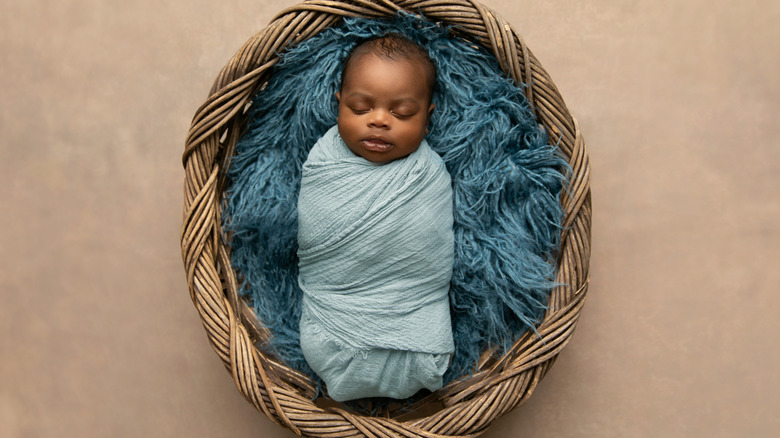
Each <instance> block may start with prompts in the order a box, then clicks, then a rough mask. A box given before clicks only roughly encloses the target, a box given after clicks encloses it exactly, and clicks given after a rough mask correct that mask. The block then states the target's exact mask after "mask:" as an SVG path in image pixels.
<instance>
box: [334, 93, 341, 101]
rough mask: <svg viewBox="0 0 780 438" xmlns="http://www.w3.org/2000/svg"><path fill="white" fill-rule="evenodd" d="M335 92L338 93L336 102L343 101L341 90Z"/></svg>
mask: <svg viewBox="0 0 780 438" xmlns="http://www.w3.org/2000/svg"><path fill="white" fill-rule="evenodd" d="M333 94H335V95H336V102H339V103H341V92H340V91H337V92H335V93H333Z"/></svg>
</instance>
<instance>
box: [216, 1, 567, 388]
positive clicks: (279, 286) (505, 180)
mask: <svg viewBox="0 0 780 438" xmlns="http://www.w3.org/2000/svg"><path fill="white" fill-rule="evenodd" d="M387 32H397V33H401V34H404V35H406V36H407V37H409V38H410V39H412V40H414V41H416V42H418V43H419V44H420V45H422V46H423V47H425V48H426V49H427V50H428V51H429V54H430V56H431V58H432V59H433V60H434V62H435V63H436V67H437V72H438V78H437V84H436V90H435V93H434V103H435V104H436V109H435V110H434V113H433V116H432V118H431V124H430V132H429V134H428V136H427V137H426V139H427V140H428V142H429V144H430V145H431V147H432V148H433V149H434V150H435V151H436V152H437V153H438V154H439V155H440V156H441V157H442V158H443V159H444V161H445V163H446V165H447V170H448V171H449V173H450V175H451V177H452V181H453V194H454V215H455V217H454V232H455V264H454V266H453V279H452V284H451V290H450V303H451V310H452V321H453V333H454V337H455V355H454V357H453V361H452V364H451V366H450V369H449V371H448V372H447V375H446V376H445V380H446V381H449V380H452V379H454V378H457V377H459V376H462V375H464V374H467V373H468V372H469V371H470V369H472V368H473V366H474V365H475V364H476V362H477V360H478V358H479V355H480V353H481V351H482V350H483V349H484V348H485V347H486V346H487V345H493V346H496V347H498V348H499V349H505V348H507V347H509V346H511V344H512V343H513V341H514V340H515V339H517V337H518V336H519V335H520V334H522V333H523V332H525V331H527V330H535V328H534V327H535V325H536V324H538V323H539V322H540V320H541V318H542V316H543V314H544V311H545V308H546V304H545V303H546V302H547V299H548V297H549V293H550V291H551V289H552V288H553V287H554V286H555V283H554V278H555V263H554V260H555V257H556V256H557V254H556V249H557V247H558V244H559V242H558V239H559V236H560V231H561V221H562V211H561V206H560V204H559V197H560V194H561V191H562V190H563V189H564V184H565V172H567V169H568V166H567V164H566V162H565V161H564V160H563V159H562V158H561V157H560V156H559V155H558V154H557V152H556V148H555V147H554V146H551V145H548V138H547V135H546V133H545V131H544V130H543V129H542V128H541V127H540V126H539V125H538V124H537V122H536V120H535V119H534V116H533V113H532V111H531V108H530V105H529V103H528V101H527V99H526V98H525V96H524V94H523V90H522V87H523V86H524V85H522V84H520V85H515V84H514V83H513V81H512V80H511V79H508V78H507V77H506V76H505V75H504V74H503V73H502V72H501V70H500V68H499V67H498V64H497V62H496V60H495V58H494V57H493V56H492V55H490V54H489V53H487V52H486V51H485V50H484V49H482V48H477V45H476V44H474V43H471V42H468V41H466V40H464V39H461V38H454V37H451V36H449V35H448V30H447V29H446V28H444V27H441V26H439V25H437V24H434V23H431V22H428V21H424V20H421V19H419V18H416V17H415V16H412V15H408V14H400V15H398V16H396V17H395V18H393V19H391V20H369V19H347V20H345V21H344V24H343V25H341V26H339V27H337V28H331V29H327V30H324V31H322V32H320V33H319V34H317V35H316V36H314V37H312V38H310V39H308V40H306V41H304V42H302V43H300V44H298V45H297V46H295V47H293V48H292V49H291V50H289V51H287V52H285V53H284V54H283V55H282V60H281V62H280V63H279V64H278V65H277V66H275V67H274V71H273V74H272V76H271V78H270V80H269V82H268V84H267V87H266V88H265V89H264V90H263V91H261V92H259V93H257V95H256V96H255V98H254V101H253V105H252V109H251V111H250V118H249V122H248V124H247V128H246V131H245V133H244V134H243V135H242V137H241V139H240V140H239V141H238V143H237V145H236V152H235V155H234V157H233V158H232V162H231V166H230V169H229V171H228V179H229V188H228V190H227V192H226V195H227V199H226V204H225V211H224V225H225V230H226V232H228V233H229V234H230V246H231V249H232V254H231V261H232V263H233V267H234V268H235V269H236V270H237V271H238V272H239V273H240V274H241V276H242V279H243V287H242V294H244V295H245V296H247V297H248V298H250V299H251V301H252V302H253V303H254V307H255V312H256V313H257V316H258V318H259V319H260V321H262V322H263V324H265V325H266V326H267V327H268V328H269V329H270V331H271V332H272V333H273V339H271V341H270V344H269V345H266V346H262V348H264V349H266V350H267V351H269V352H271V353H273V354H275V355H277V356H279V357H280V358H282V359H283V360H284V361H285V362H287V364H288V365H289V366H291V367H293V368H296V369H299V370H301V371H303V372H305V373H308V374H309V375H311V376H312V378H313V379H315V381H316V380H317V378H316V376H315V375H314V374H313V373H312V372H311V370H310V369H309V367H308V365H307V364H306V361H305V360H304V358H303V354H302V352H301V348H300V343H299V334H298V321H299V319H300V314H301V305H300V301H301V297H302V292H301V290H300V288H299V287H298V284H297V277H298V260H297V256H296V251H297V210H296V206H297V198H298V191H299V188H300V180H301V167H302V164H303V162H304V161H305V159H306V156H307V154H308V151H309V149H310V148H311V147H312V146H313V145H314V143H315V142H316V141H317V139H318V138H319V137H320V136H322V135H323V134H324V133H325V132H326V131H327V130H328V128H329V127H331V126H333V125H334V124H335V123H336V114H337V102H336V98H335V96H334V93H335V92H336V91H338V87H339V83H340V79H341V77H340V76H341V64H342V61H343V59H344V58H345V57H346V55H347V53H348V52H349V50H350V49H351V48H352V47H353V46H354V45H355V44H356V43H357V42H359V41H361V40H363V39H365V38H367V37H370V36H374V35H381V34H384V33H387Z"/></svg>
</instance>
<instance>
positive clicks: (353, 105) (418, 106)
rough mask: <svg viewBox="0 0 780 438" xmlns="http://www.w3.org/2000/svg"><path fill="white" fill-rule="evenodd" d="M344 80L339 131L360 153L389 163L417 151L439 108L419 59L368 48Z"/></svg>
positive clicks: (362, 155) (349, 146)
mask: <svg viewBox="0 0 780 438" xmlns="http://www.w3.org/2000/svg"><path fill="white" fill-rule="evenodd" d="M342 83H343V85H342V88H341V91H340V92H338V93H336V98H337V99H338V101H339V115H338V126H339V134H340V135H341V138H342V139H344V142H345V143H346V144H347V147H348V148H349V149H350V150H351V151H352V152H353V153H354V154H355V155H358V156H361V157H363V158H365V159H366V160H368V161H371V162H374V163H387V162H390V161H393V160H397V159H399V158H403V157H405V156H407V155H409V154H411V153H412V152H414V151H416V150H417V148H418V147H419V146H420V142H422V140H423V137H424V136H425V133H426V132H427V127H428V119H429V118H430V115H431V112H432V111H433V107H434V106H433V104H432V103H431V102H430V90H429V88H428V81H427V80H426V75H425V69H424V68H423V66H422V65H421V64H420V63H419V62H416V61H414V60H398V61H394V60H388V59H383V58H380V57H378V56H376V55H374V54H371V53H368V54H365V55H362V56H360V57H359V58H357V59H353V60H352V62H351V63H350V65H349V67H348V68H347V71H346V72H345V73H344V80H343V82H342Z"/></svg>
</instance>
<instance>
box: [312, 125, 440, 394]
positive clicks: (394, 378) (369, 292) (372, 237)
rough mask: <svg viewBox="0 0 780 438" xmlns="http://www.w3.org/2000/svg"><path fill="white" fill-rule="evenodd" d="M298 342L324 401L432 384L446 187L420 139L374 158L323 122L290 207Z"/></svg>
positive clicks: (435, 382) (436, 371) (436, 375)
mask: <svg viewBox="0 0 780 438" xmlns="http://www.w3.org/2000/svg"><path fill="white" fill-rule="evenodd" d="M298 221H299V231H298V242H299V250H298V255H299V258H300V262H299V267H300V273H299V284H300V286H301V289H302V290H303V292H304V299H303V311H302V318H301V323H300V332H301V347H302V349H303V353H304V356H305V357H306V360H307V362H308V363H309V365H310V366H311V367H312V369H313V370H314V371H315V372H316V373H317V374H318V375H319V376H320V377H322V379H323V380H324V381H325V383H326V386H327V388H328V393H329V395H330V396H331V398H333V399H335V400H337V401H344V400H349V399H355V398H363V397H376V396H382V397H393V398H406V397H409V396H411V395H413V394H414V393H416V392H417V391H418V390H420V389H422V388H427V389H430V390H435V389H438V388H439V387H441V385H442V376H443V374H444V372H445V371H446V369H447V365H448V363H449V357H450V355H451V353H452V351H453V350H454V345H453V340H452V332H451V326H450V315H449V299H448V292H449V282H450V279H451V276H452V261H453V242H454V238H453V234H452V191H451V187H450V177H449V174H448V173H447V171H446V169H445V167H444V163H443V162H442V160H441V158H439V156H438V155H436V153H435V152H433V150H431V149H430V147H429V146H428V144H427V143H426V142H425V141H423V142H422V144H421V145H420V146H419V148H418V149H417V150H416V151H415V152H413V153H412V154H411V155H409V156H407V157H405V158H402V159H398V160H395V161H392V162H390V163H387V164H384V165H378V164H376V163H372V162H370V161H368V160H366V159H364V158H362V157H359V156H356V155H355V154H354V153H352V152H351V151H350V149H348V147H347V146H346V144H345V143H344V141H343V140H342V139H341V137H340V136H339V133H338V130H337V127H333V128H331V129H330V130H329V131H328V132H327V133H326V134H325V135H324V136H323V137H322V138H321V139H320V140H319V141H318V142H317V144H316V145H315V146H314V148H313V149H312V150H311V152H310V153H309V157H308V159H307V161H306V163H305V164H304V166H303V179H302V182H301V192H300V197H299V204H298Z"/></svg>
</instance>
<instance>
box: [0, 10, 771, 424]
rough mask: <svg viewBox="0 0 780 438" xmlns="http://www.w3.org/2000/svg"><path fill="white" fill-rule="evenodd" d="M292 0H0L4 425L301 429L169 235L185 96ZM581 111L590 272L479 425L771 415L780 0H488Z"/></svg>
mask: <svg viewBox="0 0 780 438" xmlns="http://www.w3.org/2000/svg"><path fill="white" fill-rule="evenodd" d="M293 3H294V0H275V1H257V0H255V1H246V0H235V1H232V2H214V1H202V0H189V1H183V0H175V1H167V2H158V1H151V0H139V1H135V2H120V1H106V0H63V1H58V2H44V1H42V0H35V1H32V0H29V1H24V2H22V1H8V0H6V1H3V2H2V4H1V5H0V56H1V57H2V58H1V60H2V63H1V64H0V65H1V66H2V67H0V108H2V113H0V141H1V142H2V143H1V145H2V149H1V150H0V175H2V177H3V184H0V201H1V202H2V207H0V230H1V231H0V248H2V252H0V254H1V255H0V257H2V259H1V260H0V262H1V263H0V287H1V290H2V294H1V295H0V355H1V356H0V360H1V361H2V362H1V363H0V436H2V437H70V436H78V437H109V436H110V437H140V436H150V437H179V436H188V437H201V436H202V437H206V436H231V437H258V436H264V437H290V436H292V434H291V433H290V432H288V431H286V430H285V429H282V428H280V427H278V426H276V425H274V424H272V423H271V422H270V421H269V420H267V419H265V418H264V417H263V416H262V415H260V414H259V413H257V412H255V411H254V410H253V408H252V407H251V406H250V405H249V404H247V403H245V402H244V401H243V399H242V398H241V396H240V395H239V393H238V391H237V390H236V389H235V387H234V385H233V382H232V379H231V377H230V376H229V375H228V374H227V373H226V372H225V370H224V368H223V367H222V365H221V363H220V360H219V359H218V358H217V356H216V355H215V354H214V353H213V352H212V350H211V348H210V346H209V345H208V343H207V340H206V337H205V334H204V331H203V328H202V327H201V324H200V320H199V318H198V317H197V314H196V312H195V309H194V308H193V306H192V304H191V302H190V298H189V295H188V292H187V288H186V284H185V278H184V272H183V268H182V263H181V260H180V249H179V242H178V238H179V226H180V222H181V208H182V180H183V170H182V167H181V161H180V155H181V152H182V149H183V144H184V138H185V135H186V132H187V130H188V128H189V122H190V119H191V117H192V116H193V114H194V113H195V110H196V108H197V106H198V105H200V103H201V102H202V101H203V100H204V99H205V97H206V93H207V92H208V89H209V87H210V85H211V82H212V80H213V79H214V77H215V76H216V74H217V72H218V71H219V69H220V68H221V67H222V66H223V65H224V63H225V62H226V61H227V60H228V58H229V57H230V56H231V55H232V54H233V52H234V51H235V50H237V49H238V48H239V47H240V46H241V44H242V43H243V42H244V41H245V40H246V39H248V38H249V36H250V35H251V34H253V33H255V32H256V31H257V30H259V29H261V28H262V27H264V26H265V24H266V23H267V22H268V21H269V20H270V19H271V17H272V15H273V14H275V13H276V12H278V11H280V10H281V9H282V8H283V7H285V6H288V5H291V4H293ZM487 3H488V5H489V6H491V7H492V8H493V9H494V10H496V11H498V12H499V13H500V14H501V15H502V16H504V17H505V18H506V19H507V20H508V21H509V22H510V23H512V24H513V26H514V27H515V29H516V30H518V31H519V32H520V33H521V34H522V35H523V36H524V37H525V39H526V42H527V43H528V44H529V46H530V47H531V49H532V50H533V51H534V53H535V54H536V55H537V57H538V58H539V59H540V60H541V62H542V63H543V64H544V65H545V67H546V68H547V70H548V71H549V72H550V74H551V75H552V77H553V79H554V80H555V82H556V83H557V85H558V86H559V88H560V89H561V92H562V94H563V95H564V97H565V98H566V100H567V103H568V105H569V107H570V108H571V110H572V113H573V114H574V115H575V116H576V117H577V118H578V119H579V120H580V123H581V126H582V131H583V133H584V135H585V138H586V140H587V142H588V146H589V150H590V154H591V159H592V165H593V182H592V189H593V200H594V201H593V205H594V217H593V253H592V259H591V263H592V264H591V287H590V295H589V297H588V302H587V304H586V307H585V309H584V312H583V315H582V318H581V320H580V324H579V327H578V328H577V331H576V333H575V335H574V337H573V339H572V342H571V343H570V344H569V346H568V347H567V349H566V350H564V352H563V353H562V354H561V356H560V358H559V360H558V362H557V363H556V365H555V367H553V369H552V371H551V372H550V374H549V375H548V376H547V377H546V379H545V380H544V381H543V382H542V384H541V385H540V386H539V388H538V389H537V392H536V394H534V396H533V397H532V398H531V400H530V401H529V402H528V403H527V404H525V405H524V406H522V407H520V408H518V409H517V410H515V411H513V412H512V413H510V414H509V415H507V416H506V417H504V418H502V419H501V420H499V421H498V422H496V423H495V424H494V426H493V427H492V428H491V429H490V431H489V432H488V433H487V434H485V436H486V437H506V436H516V437H520V436H522V437H543V436H544V437H661V436H663V437H692V436H710V437H741V436H753V437H775V436H780V420H779V419H778V418H780V417H778V415H777V410H778V408H780V402H779V401H778V394H779V393H780V382H779V381H778V373H777V369H778V367H779V366H780V348H778V345H777V340H776V338H775V337H776V333H778V330H780V323H778V314H779V313H780V298H779V297H780V294H779V293H778V284H780V269H779V268H778V266H780V249H779V248H780V225H778V221H780V176H778V175H779V174H780V147H779V146H780V140H779V139H780V123H778V121H777V119H778V117H779V116H780V81H778V77H779V76H780V55H778V54H780V26H779V25H778V23H780V2H777V1H770V0H766V1H762V0H686V1H681V0H677V1H673V0H658V1H654V2H651V1H644V2H639V1H612V0H577V1H574V0H560V1H554V2H543V1H530V0H524V1H510V0H487Z"/></svg>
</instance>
